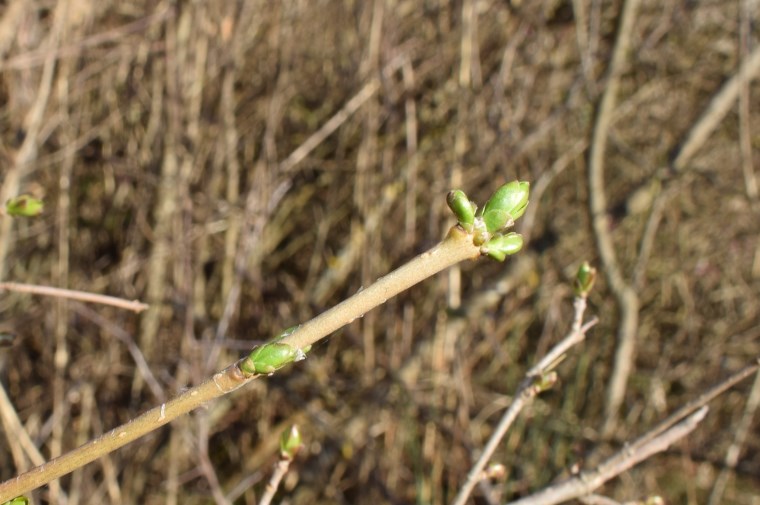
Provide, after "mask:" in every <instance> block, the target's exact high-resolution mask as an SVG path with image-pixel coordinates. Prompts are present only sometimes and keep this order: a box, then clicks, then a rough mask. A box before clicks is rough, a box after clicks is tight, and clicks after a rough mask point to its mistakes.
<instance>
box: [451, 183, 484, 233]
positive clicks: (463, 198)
mask: <svg viewBox="0 0 760 505" xmlns="http://www.w3.org/2000/svg"><path fill="white" fill-rule="evenodd" d="M446 203H447V204H448V205H449V208H450V209H451V211H452V212H453V213H454V215H455V216H456V217H457V221H459V224H460V225H461V226H462V227H463V228H464V229H466V230H468V231H469V230H471V229H472V224H473V223H474V222H475V210H476V209H477V207H476V206H475V204H474V203H472V202H471V201H470V200H469V198H467V195H466V194H465V193H464V191H462V190H461V189H455V190H454V191H450V192H449V194H448V195H447V196H446Z"/></svg>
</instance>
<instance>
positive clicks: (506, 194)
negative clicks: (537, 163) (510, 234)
mask: <svg viewBox="0 0 760 505" xmlns="http://www.w3.org/2000/svg"><path fill="white" fill-rule="evenodd" d="M529 195H530V183H528V182H524V181H523V182H520V181H512V182H510V183H509V184H505V185H504V186H502V187H500V188H499V189H497V190H496V192H495V193H494V194H493V196H491V198H490V199H489V200H488V202H486V205H485V207H483V221H484V222H485V225H486V228H487V229H488V231H489V232H490V233H498V232H500V231H502V230H504V229H505V228H508V227H510V226H512V225H514V222H515V220H517V219H518V218H519V217H520V216H522V215H523V213H525V208H526V207H527V206H528V196H529Z"/></svg>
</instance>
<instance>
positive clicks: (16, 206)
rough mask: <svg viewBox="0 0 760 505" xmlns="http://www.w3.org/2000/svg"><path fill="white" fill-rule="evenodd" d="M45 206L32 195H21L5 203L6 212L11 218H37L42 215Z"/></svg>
mask: <svg viewBox="0 0 760 505" xmlns="http://www.w3.org/2000/svg"><path fill="white" fill-rule="evenodd" d="M44 207H45V204H44V203H42V200H39V199H37V198H34V197H32V196H30V195H21V196H17V197H16V198H11V199H10V200H8V201H7V202H5V212H7V213H8V215H10V216H23V217H35V216H39V215H40V214H42V210H43V208H44Z"/></svg>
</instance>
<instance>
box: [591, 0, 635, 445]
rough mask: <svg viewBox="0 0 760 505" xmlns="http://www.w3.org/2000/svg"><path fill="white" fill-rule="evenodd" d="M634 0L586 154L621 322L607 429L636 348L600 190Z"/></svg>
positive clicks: (627, 291) (630, 297) (597, 230)
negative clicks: (589, 148)
mask: <svg viewBox="0 0 760 505" xmlns="http://www.w3.org/2000/svg"><path fill="white" fill-rule="evenodd" d="M639 3H640V1H639V0H626V1H625V2H624V4H623V12H622V16H621V21H620V29H619V32H618V36H617V41H616V42H615V49H614V51H613V54H612V61H611V63H610V67H609V70H608V78H607V83H606V85H605V89H604V94H603V95H602V99H601V103H600V104H599V110H598V113H597V117H596V122H595V124H594V132H593V137H592V142H591V151H590V153H589V206H590V211H591V221H592V225H593V230H594V237H595V238H596V245H597V249H598V250H599V257H600V259H601V262H602V265H603V268H602V270H604V273H605V275H606V276H607V280H608V282H609V285H610V290H611V291H612V293H613V295H614V296H615V298H616V300H617V303H618V305H619V306H620V319H621V321H620V326H619V328H618V347H617V351H616V353H615V364H614V367H613V369H612V376H611V378H610V385H609V390H608V393H607V402H606V403H605V406H606V412H605V421H604V429H603V431H604V432H609V431H610V430H611V429H612V428H613V427H614V423H615V418H616V416H617V412H618V409H619V408H620V405H621V404H622V401H623V397H624V396H625V390H626V384H627V382H628V376H629V375H630V373H631V368H632V367H633V360H634V356H635V351H636V346H635V340H636V332H637V331H638V326H639V320H638V318H639V298H638V295H637V294H636V291H635V290H634V288H633V287H632V286H631V285H630V284H629V283H628V282H626V281H625V280H624V278H623V274H622V273H621V270H620V266H619V264H618V261H617V257H616V255H615V248H614V246H613V242H612V236H611V235H610V231H609V227H608V226H609V223H608V217H607V198H606V193H605V188H604V157H605V151H606V147H607V137H608V136H609V133H610V129H611V126H612V115H613V111H614V109H615V105H616V102H617V94H618V89H619V88H620V76H621V75H622V74H623V71H624V69H625V65H626V61H627V57H628V51H629V48H630V43H631V35H632V33H633V22H634V20H635V18H636V12H637V10H638V7H639Z"/></svg>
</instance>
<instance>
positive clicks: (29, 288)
mask: <svg viewBox="0 0 760 505" xmlns="http://www.w3.org/2000/svg"><path fill="white" fill-rule="evenodd" d="M3 290H7V291H15V292H17V293H31V294H34V295H42V296H53V297H57V298H66V299H69V300H78V301H80V302H90V303H98V304H101V305H110V306H112V307H118V308H120V309H127V310H131V311H133V312H138V313H139V312H142V311H143V310H145V309H147V308H148V305H147V304H145V303H142V302H139V301H137V300H124V299H123V298H117V297H115V296H107V295H99V294H96V293H87V292H85V291H76V290H73V289H63V288H54V287H51V286H36V285H33V284H21V283H19V282H0V291H3Z"/></svg>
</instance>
